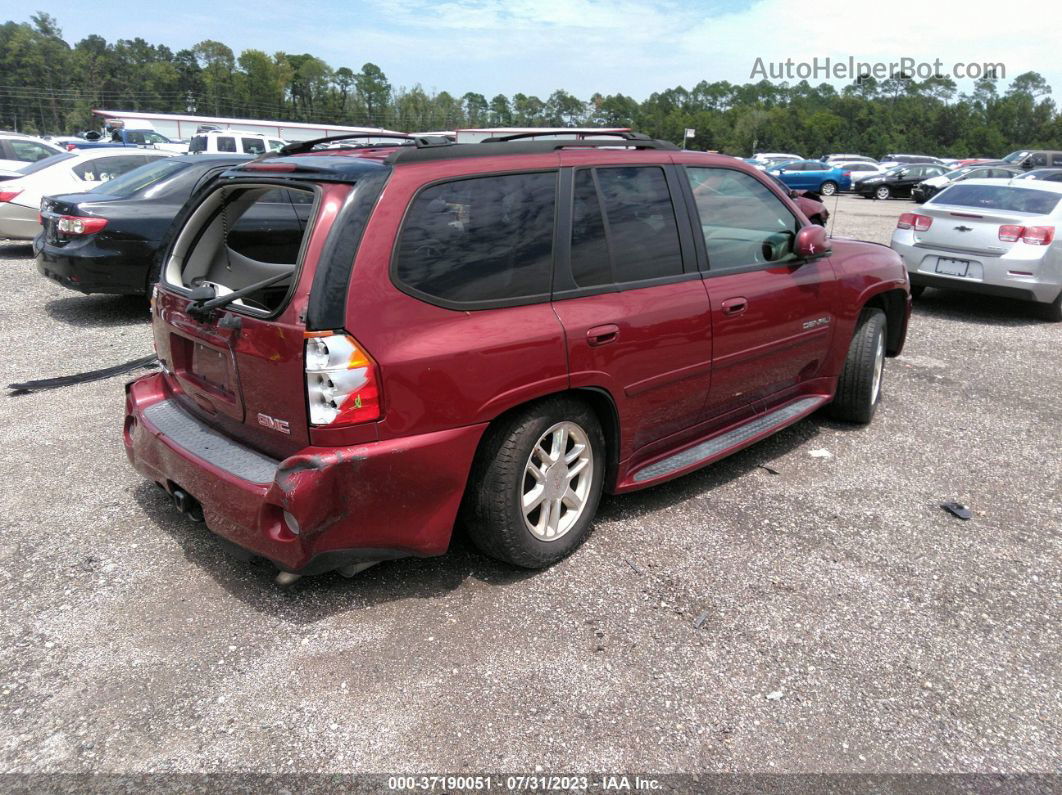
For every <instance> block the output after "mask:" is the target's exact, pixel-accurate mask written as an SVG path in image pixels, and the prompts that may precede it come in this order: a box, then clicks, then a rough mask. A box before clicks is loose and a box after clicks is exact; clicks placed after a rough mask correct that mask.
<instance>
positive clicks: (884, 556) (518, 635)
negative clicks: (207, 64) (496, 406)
mask: <svg viewBox="0 0 1062 795" xmlns="http://www.w3.org/2000/svg"><path fill="white" fill-rule="evenodd" d="M838 206H839V211H838V214H839V217H838V219H837V223H836V228H835V230H834V231H835V234H845V235H850V236H854V237H859V238H863V239H868V240H875V241H879V242H887V241H888V238H889V234H890V230H891V229H892V227H893V225H894V222H895V217H896V216H897V215H898V214H899V213H900V212H902V211H903V210H904V209H908V208H909V207H910V206H911V205H910V203H909V202H906V201H890V202H872V201H866V200H862V199H856V198H849V197H843V198H841V199H840V200H839V205H838ZM30 254H31V252H30V249H29V247H28V246H26V245H16V244H4V243H0V383H3V384H7V383H10V382H12V381H21V380H25V379H31V378H42V377H49V376H55V375H63V374H69V373H76V372H79V371H83V370H90V369H95V368H98V367H103V366H106V365H109V364H113V363H120V362H124V361H127V360H129V359H132V358H135V357H138V356H142V355H144V354H146V353H150V352H151V342H150V335H149V326H148V322H147V314H146V309H145V306H144V303H143V302H142V301H138V300H134V299H123V298H111V297H86V296H82V295H78V294H75V293H72V292H70V291H67V290H64V289H63V288H61V287H59V286H57V285H54V284H52V283H50V282H47V281H45V280H44V279H43V278H41V277H40V276H38V274H37V273H36V271H35V269H34V267H33V263H32V259H31V256H30ZM1060 343H1062V326H1060V325H1050V324H1047V323H1045V322H1043V321H1041V320H1040V319H1039V318H1038V317H1037V316H1036V315H1035V314H1034V312H1033V311H1032V310H1031V309H1030V307H1029V306H1027V305H1024V304H1021V303H1015V302H1009V301H1002V300H998V299H986V298H976V297H970V296H962V295H959V294H946V293H942V292H940V291H934V290H929V291H927V293H926V294H925V296H924V298H923V300H921V301H920V302H919V303H918V304H917V306H916V309H915V315H914V317H913V319H912V326H911V331H910V335H909V341H908V345H907V350H906V352H905V354H904V355H903V356H902V357H901V358H899V359H896V360H890V361H889V362H888V364H887V367H886V380H885V393H886V394H885V398H884V403H883V405H882V407H881V409H880V410H879V412H878V415H877V417H876V419H875V420H874V422H873V424H872V425H871V426H870V427H869V428H866V429H858V428H857V429H852V428H848V427H845V426H842V425H838V424H834V423H832V422H829V421H827V420H825V419H821V418H812V419H810V420H807V421H804V422H801V423H799V424H798V425H796V426H794V427H792V428H790V429H788V430H786V431H785V432H783V433H781V434H779V435H778V436H775V437H774V438H772V439H770V440H768V441H766V442H763V443H761V444H759V445H757V446H755V447H753V448H751V449H749V450H746V451H744V452H742V453H740V454H738V455H736V456H734V457H732V458H730V459H728V460H726V461H724V462H722V463H720V464H717V465H715V466H713V467H711V468H709V469H706V470H702V471H701V472H698V473H695V474H693V475H689V476H687V477H685V478H682V479H681V480H678V481H675V482H672V483H669V484H667V485H665V486H662V487H658V488H655V489H652V490H649V491H646V492H642V493H640V494H637V495H632V496H626V497H621V498H606V499H605V501H604V503H603V506H602V510H601V513H600V517H599V521H598V522H597V524H596V529H595V531H594V533H593V535H592V536H591V538H590V540H589V542H588V543H587V544H586V545H584V546H583V547H582V548H581V549H580V550H579V551H578V552H577V553H576V554H575V555H574V556H573V557H571V558H569V559H568V560H566V561H564V562H563V563H561V564H559V565H557V566H555V567H554V568H552V569H551V570H549V571H545V572H541V573H537V574H531V573H527V572H522V571H514V570H512V569H510V568H507V567H504V566H502V565H499V564H496V563H493V562H492V561H490V560H488V559H485V558H483V557H482V556H480V555H479V554H477V553H476V552H475V550H474V549H472V548H471V547H470V545H469V543H468V542H467V541H465V540H463V539H461V538H456V539H455V541H454V544H453V546H452V548H451V551H450V553H449V554H448V555H446V556H445V557H442V558H437V559H432V560H404V561H397V562H391V563H385V564H382V565H379V566H377V567H375V568H373V569H370V570H368V571H366V572H365V573H363V574H361V575H359V576H358V577H357V578H355V579H353V580H346V579H343V578H341V577H338V576H335V575H325V576H321V577H316V578H307V579H304V580H301V581H300V582H298V583H297V584H296V585H294V586H293V587H291V588H289V589H287V590H282V589H280V588H277V587H275V586H274V585H273V582H272V578H271V573H270V572H269V571H268V570H266V569H265V568H263V567H255V566H251V565H249V564H246V563H241V562H239V561H236V560H234V559H232V558H230V557H228V556H227V555H226V554H225V553H224V551H223V550H222V548H221V546H220V545H219V543H218V542H217V541H216V540H215V539H214V538H213V537H212V536H211V535H210V533H209V532H208V531H207V530H206V529H205V528H204V527H203V526H202V525H196V524H193V523H191V522H190V521H188V520H186V519H184V518H183V517H181V516H180V515H178V514H177V513H176V512H175V511H174V510H173V508H172V507H171V505H170V504H169V502H168V501H167V500H166V499H164V497H163V495H162V494H161V492H159V491H158V490H157V489H156V488H155V487H154V486H151V485H149V484H147V483H146V482H143V481H142V480H141V479H140V477H139V476H138V475H136V474H135V473H134V472H133V470H132V469H131V468H130V467H129V465H128V463H127V461H126V459H125V455H124V452H123V450H122V445H121V442H120V436H119V434H120V429H121V424H122V408H123V401H122V385H123V382H124V381H125V380H126V378H127V377H125V376H123V377H118V378H113V379H110V380H107V381H102V382H98V383H91V384H84V385H79V386H74V387H69V388H64V389H59V390H55V391H52V392H46V393H43V394H34V395H27V396H21V397H6V396H5V397H2V398H0V427H2V428H3V431H2V433H3V460H4V462H5V466H4V468H3V475H2V477H3V484H2V489H0V528H2V535H0V556H2V559H3V569H2V570H0V598H2V601H3V616H4V620H3V622H2V623H0V770H3V771H9V772H10V771H21V772H33V771H109V772H127V771H140V772H143V771H173V772H195V771H235V770H255V771H263V772H285V771H319V770H325V771H374V772H394V771H419V772H433V771H434V772H461V771H483V770H493V771H510V772H533V771H534V770H535V766H536V765H538V766H540V767H541V769H543V770H545V771H547V772H565V771H588V770H596V771H613V770H626V771H655V772H667V771H698V770H708V771H740V772H755V771H770V772H790V771H796V772H819V771H852V772H860V771H867V772H870V771H878V772H881V771H920V772H935V771H1011V772H1013V771H1054V772H1058V771H1060V769H1062V754H1060V750H1059V749H1060V748H1062V709H1060V699H1062V695H1060V693H1062V691H1060V687H1059V684H1060V681H1062V677H1060V668H1062V663H1060V649H1062V639H1060V624H1059V615H1060V609H1059V608H1060V595H1062V587H1060V585H1062V579H1060V554H1059V538H1060V533H1059V531H1060V528H1062V508H1060V502H1059V488H1060V485H1062V462H1060V456H1059V445H1058V438H1059V430H1060V428H1062V397H1060V395H1062V368H1060V367H1059V348H1060ZM820 449H824V450H826V451H828V452H829V454H830V455H829V457H815V456H813V455H812V454H811V451H814V450H820ZM761 465H765V466H769V467H770V468H772V469H774V470H775V471H776V472H777V473H778V474H772V473H771V472H769V471H768V470H766V469H764V468H762V467H761ZM948 499H956V500H959V501H962V502H964V503H967V504H968V505H969V506H971V508H972V509H973V510H974V511H975V514H974V517H973V519H972V520H971V521H968V522H963V521H960V520H958V519H956V518H954V517H952V516H950V515H949V514H947V513H945V512H944V511H942V510H941V509H940V507H939V505H940V503H941V502H942V501H944V500H948Z"/></svg>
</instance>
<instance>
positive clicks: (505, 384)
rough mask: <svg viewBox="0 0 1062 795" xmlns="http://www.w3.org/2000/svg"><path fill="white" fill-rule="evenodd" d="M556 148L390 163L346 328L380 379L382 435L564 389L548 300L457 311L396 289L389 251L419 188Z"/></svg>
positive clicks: (560, 345)
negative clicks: (531, 152)
mask: <svg viewBox="0 0 1062 795" xmlns="http://www.w3.org/2000/svg"><path fill="white" fill-rule="evenodd" d="M558 164H559V159H558V158H557V157H556V156H555V155H549V156H545V157H543V156H535V157H534V158H528V159H527V160H526V161H524V160H523V159H521V160H519V161H518V160H516V159H515V158H512V157H506V158H482V159H479V158H477V159H476V160H475V161H474V162H473V161H470V160H465V161H456V162H455V161H445V160H444V161H437V162H433V163H425V164H418V165H411V166H399V167H397V168H396V169H395V171H394V173H393V174H392V176H391V178H390V180H389V181H388V184H387V186H386V187H385V188H384V191H383V194H382V195H381V197H380V199H379V201H378V203H377V206H376V209H375V211H374V212H373V214H372V217H371V218H370V220H369V223H368V225H367V227H366V230H365V234H364V236H363V238H362V242H361V246H360V247H359V250H358V253H357V256H356V259H355V263H354V272H353V275H352V277H351V280H350V287H349V291H348V294H347V330H348V331H349V332H350V333H351V334H352V335H353V336H354V337H355V338H356V339H357V340H358V341H359V342H361V343H362V344H363V345H364V346H365V348H366V349H367V350H368V352H369V353H370V355H372V357H373V358H374V359H375V360H376V362H377V363H378V364H379V366H380V371H381V373H382V377H383V394H382V397H383V405H384V418H383V420H382V421H381V422H380V424H379V433H380V438H381V439H386V438H393V437H396V436H403V435H408V434H414V433H429V432H432V431H436V430H442V429H446V428H453V427H458V426H462V425H471V424H474V423H479V422H485V421H489V420H491V419H493V418H495V417H497V416H498V415H499V414H501V413H503V412H504V411H506V410H507V409H509V408H511V407H513V406H516V405H519V404H521V403H525V402H527V401H529V400H533V399H534V398H536V397H540V396H542V395H547V394H552V393H555V392H559V391H563V390H565V389H567V388H568V361H567V354H566V348H565V341H564V330H563V327H562V326H561V324H560V321H559V319H558V318H557V316H556V314H555V313H554V311H553V308H552V306H551V304H550V303H549V302H548V301H545V302H542V303H537V304H530V305H526V306H516V307H506V308H499V309H479V310H470V311H463V310H455V309H448V308H443V307H439V306H435V305H432V304H430V303H427V302H425V301H423V300H420V299H419V298H414V297H412V296H410V295H407V294H405V293H403V292H402V291H401V290H400V289H399V288H398V287H397V286H395V285H394V284H393V283H392V281H391V276H390V269H391V257H392V253H393V249H394V244H395V242H396V241H397V239H398V234H399V230H400V227H401V222H402V219H403V217H404V215H405V211H406V208H407V207H408V206H409V203H410V201H411V200H412V198H413V196H414V195H415V194H416V192H417V190H418V189H419V188H420V187H422V186H423V185H425V184H428V183H430V182H434V181H436V180H440V179H444V178H447V177H455V178H456V177H465V176H472V175H475V174H477V173H478V174H496V173H504V172H513V171H527V170H533V169H536V168H539V169H541V168H546V169H549V168H555V167H557V165H558Z"/></svg>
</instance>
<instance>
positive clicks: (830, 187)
mask: <svg viewBox="0 0 1062 795" xmlns="http://www.w3.org/2000/svg"><path fill="white" fill-rule="evenodd" d="M836 192H837V183H836V182H832V181H830V180H826V181H825V182H823V183H822V185H820V186H819V193H820V194H821V195H823V196H832V195H833V194H835V193H836Z"/></svg>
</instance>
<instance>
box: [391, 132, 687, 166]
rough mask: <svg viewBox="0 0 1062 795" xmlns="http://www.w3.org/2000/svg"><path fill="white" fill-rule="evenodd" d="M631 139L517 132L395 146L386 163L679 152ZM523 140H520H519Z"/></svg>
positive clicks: (663, 143) (641, 138) (669, 145)
mask: <svg viewBox="0 0 1062 795" xmlns="http://www.w3.org/2000/svg"><path fill="white" fill-rule="evenodd" d="M625 135H632V136H636V137H631V138H611V139H609V138H593V139H589V140H587V139H582V140H577V139H567V140H561V141H528V140H526V134H525V133H520V134H519V136H517V137H516V140H512V141H509V140H504V139H503V140H493V141H492V140H489V139H488V140H486V141H481V142H479V143H477V144H456V143H453V142H450V143H448V144H445V145H436V146H427V147H426V146H402V147H396V149H395V150H394V151H393V152H391V153H390V154H389V155H388V156H387V158H386V159H385V162H387V163H391V164H398V163H422V162H424V161H426V160H448V159H456V158H464V157H492V156H494V157H497V156H501V155H534V154H545V153H547V152H555V151H557V150H558V149H595V148H611V149H662V150H669V151H678V149H679V147H677V146H675V144H673V143H671V142H670V141H658V140H655V139H653V138H649V137H647V136H644V135H639V134H637V133H629V134H627V133H625ZM521 139H523V140H521Z"/></svg>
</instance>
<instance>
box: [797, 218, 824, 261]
mask: <svg viewBox="0 0 1062 795" xmlns="http://www.w3.org/2000/svg"><path fill="white" fill-rule="evenodd" d="M829 251H830V242H829V240H828V239H827V237H826V230H825V229H823V228H822V227H821V226H818V225H816V224H812V225H811V226H805V227H804V228H803V229H801V230H800V231H799V232H797V236H796V240H795V241H793V253H794V254H796V255H797V256H798V257H800V258H801V259H809V258H812V257H821V256H823V255H825V254H827V253H829Z"/></svg>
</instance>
